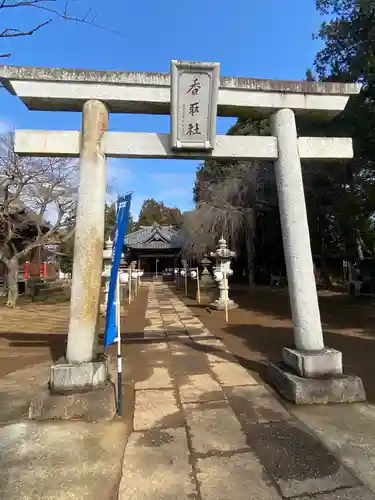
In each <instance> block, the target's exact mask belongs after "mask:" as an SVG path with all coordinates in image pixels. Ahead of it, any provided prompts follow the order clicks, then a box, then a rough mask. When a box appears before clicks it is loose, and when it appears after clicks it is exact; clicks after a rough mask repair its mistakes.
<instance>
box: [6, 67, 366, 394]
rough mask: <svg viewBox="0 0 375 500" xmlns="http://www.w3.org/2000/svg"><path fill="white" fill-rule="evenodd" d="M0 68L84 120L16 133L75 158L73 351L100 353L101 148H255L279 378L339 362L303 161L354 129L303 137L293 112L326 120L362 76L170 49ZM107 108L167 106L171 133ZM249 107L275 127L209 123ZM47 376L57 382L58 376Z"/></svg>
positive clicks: (329, 150) (232, 156)
mask: <svg viewBox="0 0 375 500" xmlns="http://www.w3.org/2000/svg"><path fill="white" fill-rule="evenodd" d="M0 78H1V81H2V83H3V85H4V87H5V88H6V89H8V90H9V91H10V92H12V93H13V94H15V95H17V96H18V98H19V99H21V100H22V101H23V103H24V104H25V105H26V106H27V107H28V108H29V109H30V110H43V111H79V112H82V128H81V131H35V130H34V131H33V130H18V131H16V133H15V147H16V151H17V152H18V153H19V154H24V155H35V156H69V157H76V158H78V157H79V158H80V179H81V180H80V189H79V200H78V209H77V219H76V237H75V250H74V267H73V280H72V297H71V309H70V323H69V333H68V346H67V353H66V358H67V362H68V363H70V364H73V365H77V366H79V365H82V364H85V363H86V364H87V363H92V362H93V359H94V357H95V352H94V348H93V346H94V345H95V331H96V322H97V310H98V302H99V289H100V277H101V270H102V250H103V244H104V204H105V196H106V158H107V157H112V158H162V159H163V158H164V159H168V158H175V159H200V160H207V159H215V160H220V161H233V160H241V161H247V160H254V159H255V160H269V161H273V162H274V165H275V176H276V183H277V190H278V199H279V208H280V219H281V226H282V233H283V244H284V254H285V261H286V268H287V276H288V287H289V296H290V304H291V309H292V317H293V329H294V347H293V349H290V348H287V347H285V348H284V350H283V361H284V365H285V366H286V367H287V369H286V371H283V369H282V368H280V370H281V371H280V370H279V372H280V373H279V372H278V374H276V378H277V377H279V379H280V380H281V379H282V380H284V381H285V380H286V379H288V375H287V370H288V369H290V370H292V371H293V373H295V374H297V375H298V376H299V377H301V378H304V377H315V378H322V379H324V377H329V376H331V375H340V374H342V360H341V353H339V352H338V351H334V350H332V349H328V348H326V347H325V345H324V341H323V334H322V326H321V321H320V312H319V306H318V299H317V291H316V286H315V279H314V272H313V261H312V256H311V249H310V238H309V229H308V224H307V216H306V206H305V197H304V190H303V182H302V172H301V161H303V160H314V161H317V160H321V161H324V160H330V161H332V160H339V161H341V160H344V159H348V158H352V156H353V148H352V141H351V139H350V138H322V137H298V135H297V127H296V116H298V117H308V118H310V119H314V120H329V119H331V118H333V117H335V116H336V115H338V114H339V113H340V112H341V111H342V110H343V109H344V108H345V106H346V104H347V101H348V99H349V97H350V96H351V95H353V94H357V93H359V91H360V87H359V86H358V85H356V84H344V83H320V82H305V81H303V82H302V81H301V82H297V81H279V80H263V79H253V78H238V77H227V76H224V77H220V76H219V64H217V63H196V62H180V61H178V62H177V61H172V64H171V73H170V74H162V73H144V72H141V73H137V72H119V71H85V70H74V69H71V70H70V69H55V68H22V67H10V66H4V67H2V68H0ZM109 113H141V114H165V115H168V114H169V115H170V116H171V130H170V134H159V133H133V132H132V133H128V132H111V131H108V116H109ZM252 114H256V115H257V116H261V117H266V118H269V119H270V125H271V133H272V135H271V136H269V137H268V136H227V135H221V136H217V135H216V117H217V116H227V117H248V116H251V115H252ZM275 369H276V368H275ZM96 380H97V379H96ZM288 380H289V379H288ZM50 382H51V387H52V388H53V389H56V390H59V387H58V384H59V383H62V384H63V383H64V380H63V378H62V377H60V378H58V377H55V378H54V379H53V380H51V381H50ZM290 383H291V384H293V383H295V382H293V381H292V382H290ZM85 384H86V386H87V381H85ZM343 399H345V397H344V396H343Z"/></svg>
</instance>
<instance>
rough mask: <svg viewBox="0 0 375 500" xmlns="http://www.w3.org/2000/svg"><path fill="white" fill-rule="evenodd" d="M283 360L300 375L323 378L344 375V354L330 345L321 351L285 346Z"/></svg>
mask: <svg viewBox="0 0 375 500" xmlns="http://www.w3.org/2000/svg"><path fill="white" fill-rule="evenodd" d="M283 361H284V363H285V364H286V365H287V366H289V367H290V368H291V370H292V371H293V372H294V373H296V374H297V375H299V376H300V377H305V378H321V377H327V376H334V375H342V354H341V352H340V351H336V350H335V349H330V348H328V347H326V348H325V349H322V350H321V351H299V350H297V349H290V348H289V347H284V349H283Z"/></svg>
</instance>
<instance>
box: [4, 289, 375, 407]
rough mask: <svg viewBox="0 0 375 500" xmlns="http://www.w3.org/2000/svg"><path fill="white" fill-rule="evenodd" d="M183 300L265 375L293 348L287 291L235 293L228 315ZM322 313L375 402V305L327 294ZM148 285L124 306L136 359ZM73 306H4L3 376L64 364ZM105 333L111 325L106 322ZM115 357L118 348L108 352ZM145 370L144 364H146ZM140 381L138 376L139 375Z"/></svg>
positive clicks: (330, 342)
mask: <svg viewBox="0 0 375 500" xmlns="http://www.w3.org/2000/svg"><path fill="white" fill-rule="evenodd" d="M177 293H178V295H179V297H180V298H181V299H183V300H184V301H185V303H186V304H187V305H188V306H189V307H190V308H191V309H192V311H193V313H194V314H196V315H197V316H198V317H199V319H200V320H201V321H202V322H203V323H204V324H205V325H206V326H207V328H209V329H210V330H211V331H212V332H213V333H214V334H216V335H217V336H218V337H219V338H221V339H222V340H223V341H224V342H225V343H226V345H227V346H228V348H229V349H230V350H231V351H232V352H233V353H234V354H236V355H237V357H238V358H239V361H240V362H241V363H242V364H243V365H244V366H245V367H247V368H248V369H250V370H252V371H254V372H256V373H258V374H259V375H260V376H261V377H262V378H264V375H265V368H266V365H267V362H268V361H269V360H270V361H279V360H280V358H281V352H282V348H283V347H284V346H285V345H292V343H293V334H292V325H291V315H290V308H289V299H288V293H287V290H286V289H280V288H271V287H258V288H256V289H255V290H254V291H253V292H251V293H249V292H245V291H232V292H231V298H233V299H234V300H235V301H236V302H237V303H238V304H239V306H240V307H239V309H237V310H235V311H231V312H230V313H229V322H228V324H226V323H225V320H224V313H223V312H219V311H212V310H210V309H209V308H208V307H207V305H205V304H201V305H199V304H197V302H196V301H195V299H194V298H192V297H194V293H190V296H189V297H187V298H185V297H184V294H183V291H181V290H180V291H178V292H177ZM319 301H320V308H321V314H322V321H323V327H324V336H325V337H324V338H325V343H326V345H327V346H330V347H333V348H336V349H339V350H340V351H341V352H342V353H343V359H344V369H345V372H346V373H348V374H350V373H352V374H357V375H359V376H360V377H361V378H362V379H363V381H364V384H365V388H366V391H367V395H368V400H369V401H370V402H372V403H375V385H374V384H373V378H374V374H375V365H374V362H373V359H374V354H373V353H374V348H375V343H374V340H375V304H374V303H373V302H367V301H364V302H362V301H358V300H357V299H353V298H350V297H348V296H347V295H345V294H340V293H332V292H320V293H319ZM146 306H147V287H142V288H141V291H140V295H139V297H138V298H137V300H135V301H134V302H133V303H132V305H131V306H130V308H129V307H128V305H127V304H124V307H125V312H124V315H123V319H122V328H121V330H122V334H123V344H124V347H123V352H124V354H125V356H126V355H127V356H132V353H133V351H134V356H136V351H137V349H138V346H137V344H138V343H137V342H132V341H131V342H129V341H127V336H128V337H129V336H131V337H132V338H134V337H139V338H141V337H142V334H143V328H144V326H145V324H146V320H145V317H144V316H145V310H146ZM68 314H69V304H68V303H67V302H62V303H61V302H60V303H59V302H57V303H55V304H50V303H27V304H21V305H20V307H17V308H15V309H13V310H8V309H5V308H0V377H1V376H4V375H6V374H7V373H11V372H14V371H16V370H18V369H20V368H23V367H25V366H30V365H33V364H36V363H40V362H43V361H52V360H56V359H58V358H59V357H60V356H62V355H63V354H64V352H65V346H66V339H67V330H68ZM100 327H101V330H103V327H104V321H103V319H102V320H101V323H100ZM109 352H110V353H111V354H115V346H111V347H110V349H109ZM139 369H141V367H139ZM137 378H139V377H137Z"/></svg>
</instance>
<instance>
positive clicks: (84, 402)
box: [29, 382, 117, 422]
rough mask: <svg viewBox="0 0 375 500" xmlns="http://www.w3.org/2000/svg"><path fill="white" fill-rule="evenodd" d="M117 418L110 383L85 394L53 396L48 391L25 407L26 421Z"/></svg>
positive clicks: (59, 394)
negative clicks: (27, 419) (27, 408)
mask: <svg viewBox="0 0 375 500" xmlns="http://www.w3.org/2000/svg"><path fill="white" fill-rule="evenodd" d="M116 415H117V403H116V391H115V386H114V384H113V383H112V382H107V384H106V385H104V386H102V387H99V388H96V389H92V390H87V391H80V392H71V393H64V394H62V393H54V392H52V391H50V390H48V389H46V390H44V391H42V392H41V393H40V394H38V395H37V396H35V397H34V398H33V399H32V400H31V402H30V405H29V419H30V420H73V419H74V420H83V421H86V422H98V421H105V420H113V419H114V418H115V417H116Z"/></svg>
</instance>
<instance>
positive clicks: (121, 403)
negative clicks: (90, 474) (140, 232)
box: [116, 275, 124, 417]
mask: <svg viewBox="0 0 375 500" xmlns="http://www.w3.org/2000/svg"><path fill="white" fill-rule="evenodd" d="M116 323H117V412H118V415H119V416H120V417H123V416H124V415H123V414H124V399H123V391H122V355H121V302H120V280H119V276H118V275H117V282H116Z"/></svg>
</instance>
